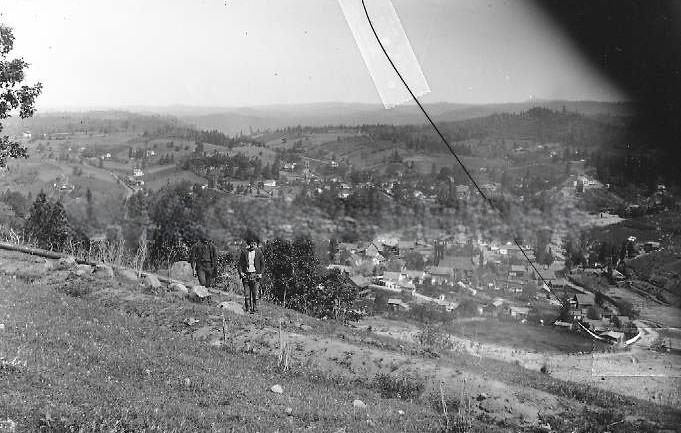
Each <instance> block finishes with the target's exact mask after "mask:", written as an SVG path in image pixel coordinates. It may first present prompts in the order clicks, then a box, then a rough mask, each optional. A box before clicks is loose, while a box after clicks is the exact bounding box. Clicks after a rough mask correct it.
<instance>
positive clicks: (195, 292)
mask: <svg viewBox="0 0 681 433" xmlns="http://www.w3.org/2000/svg"><path fill="white" fill-rule="evenodd" d="M189 298H190V299H191V300H192V301H194V302H201V301H205V300H208V299H209V298H210V293H209V292H208V289H207V288H206V287H204V286H194V287H192V289H191V290H190V291H189Z"/></svg>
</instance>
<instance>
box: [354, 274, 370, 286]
mask: <svg viewBox="0 0 681 433" xmlns="http://www.w3.org/2000/svg"><path fill="white" fill-rule="evenodd" d="M350 281H352V282H353V284H354V285H355V286H357V287H359V288H360V289H364V288H366V287H368V286H369V279H368V278H366V277H364V276H362V275H353V276H351V277H350Z"/></svg>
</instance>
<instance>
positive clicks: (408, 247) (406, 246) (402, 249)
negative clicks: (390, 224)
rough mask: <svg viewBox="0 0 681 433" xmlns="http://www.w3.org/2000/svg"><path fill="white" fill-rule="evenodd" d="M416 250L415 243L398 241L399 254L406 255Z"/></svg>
mask: <svg viewBox="0 0 681 433" xmlns="http://www.w3.org/2000/svg"><path fill="white" fill-rule="evenodd" d="M415 249H416V242H415V241H398V242H397V250H398V253H399V254H405V253H408V252H410V251H414V250H415Z"/></svg>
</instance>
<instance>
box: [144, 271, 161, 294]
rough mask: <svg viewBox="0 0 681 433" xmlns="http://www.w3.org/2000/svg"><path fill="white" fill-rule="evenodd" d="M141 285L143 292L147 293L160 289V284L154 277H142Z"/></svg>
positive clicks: (148, 275)
mask: <svg viewBox="0 0 681 433" xmlns="http://www.w3.org/2000/svg"><path fill="white" fill-rule="evenodd" d="M142 284H143V285H144V290H147V291H152V292H153V291H156V290H159V289H160V288H161V282H160V281H159V280H158V278H156V276H155V275H151V274H147V275H145V276H144V279H143V280H142Z"/></svg>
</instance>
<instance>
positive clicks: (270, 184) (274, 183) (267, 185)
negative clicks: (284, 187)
mask: <svg viewBox="0 0 681 433" xmlns="http://www.w3.org/2000/svg"><path fill="white" fill-rule="evenodd" d="M262 185H263V187H265V188H276V187H277V181H276V180H274V179H268V180H266V181H264V182H263V183H262Z"/></svg>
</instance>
